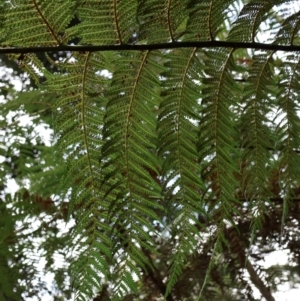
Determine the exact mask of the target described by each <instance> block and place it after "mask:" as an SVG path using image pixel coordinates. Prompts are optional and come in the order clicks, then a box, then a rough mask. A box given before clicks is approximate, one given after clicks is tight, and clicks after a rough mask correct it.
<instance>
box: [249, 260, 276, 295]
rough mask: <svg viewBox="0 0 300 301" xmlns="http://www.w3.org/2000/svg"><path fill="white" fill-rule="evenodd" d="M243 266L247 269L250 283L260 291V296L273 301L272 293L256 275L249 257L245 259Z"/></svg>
mask: <svg viewBox="0 0 300 301" xmlns="http://www.w3.org/2000/svg"><path fill="white" fill-rule="evenodd" d="M245 268H246V269H247V271H248V273H249V275H250V279H251V281H252V283H253V284H254V285H255V286H256V287H257V289H258V290H259V291H260V293H261V294H262V296H263V297H264V298H265V299H266V300H267V301H275V299H274V297H273V296H272V294H271V292H270V291H269V289H268V288H267V287H266V286H265V284H264V283H263V281H262V280H261V279H260V277H259V276H258V275H257V273H256V271H255V269H254V267H253V265H252V264H251V262H250V261H249V259H247V261H246V264H245Z"/></svg>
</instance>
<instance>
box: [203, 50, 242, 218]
mask: <svg viewBox="0 0 300 301" xmlns="http://www.w3.org/2000/svg"><path fill="white" fill-rule="evenodd" d="M233 52H234V50H233V49H229V50H217V49H216V50H212V51H207V52H205V54H206V56H207V58H208V60H207V62H206V68H205V70H204V72H205V74H207V76H206V78H204V79H203V85H204V88H203V92H202V93H203V99H202V111H201V114H202V119H201V120H200V131H199V142H198V143H199V145H198V148H199V153H200V158H201V160H202V162H203V170H204V178H205V180H206V182H207V183H208V185H209V186H208V192H207V194H208V197H209V199H211V198H213V199H215V201H213V202H212V204H211V206H212V210H213V208H214V207H215V206H216V207H215V209H217V208H218V209H217V210H220V212H222V218H226V219H228V220H230V221H231V222H233V221H232V220H231V214H232V213H231V210H232V209H233V208H234V207H235V205H234V203H235V202H236V199H235V196H234V193H233V192H234V191H235V189H236V188H237V187H238V183H237V181H236V178H235V173H237V172H238V171H237V169H236V167H235V163H234V161H235V158H236V156H237V152H236V136H237V132H236V129H235V122H236V121H235V120H234V115H233V110H234V108H235V107H236V106H237V105H238V103H239V95H240V93H241V91H240V90H239V87H238V86H237V84H236V82H235V81H234V78H233V71H234V70H235V68H236V67H235V62H234V56H233ZM212 58H214V59H213V60H212Z"/></svg>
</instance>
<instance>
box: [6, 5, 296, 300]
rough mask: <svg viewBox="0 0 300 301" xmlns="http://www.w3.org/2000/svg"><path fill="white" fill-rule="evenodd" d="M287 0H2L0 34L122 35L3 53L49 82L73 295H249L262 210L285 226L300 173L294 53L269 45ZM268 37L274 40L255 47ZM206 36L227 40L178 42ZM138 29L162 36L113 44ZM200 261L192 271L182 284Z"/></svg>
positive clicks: (45, 42)
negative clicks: (69, 223) (69, 230)
mask: <svg viewBox="0 0 300 301" xmlns="http://www.w3.org/2000/svg"><path fill="white" fill-rule="evenodd" d="M296 2H297V1H294V2H293V1H282V0H276V1H266V0H255V1H254V0H250V1H248V2H247V3H246V4H243V1H236V0H220V1H209V0H203V1H195V0H174V1H161V0H140V1H137V0H120V1H116V0H115V1H112V0H104V1H96V0H85V1H83V0H77V1H70V0H69V1H54V0H45V1H36V0H23V1H10V2H7V1H1V2H0V3H2V8H1V14H2V17H1V18H2V19H1V20H2V25H1V29H0V47H2V48H9V47H15V48H16V52H18V48H20V47H36V49H37V51H38V49H39V47H43V46H53V47H54V48H53V50H54V51H55V50H56V51H58V50H59V49H60V47H63V46H67V45H75V46H76V45H77V46H80V45H87V46H88V45H92V46H97V45H98V46H101V45H111V48H112V49H114V48H113V47H114V46H115V50H112V51H107V52H101V51H89V49H88V48H86V50H84V51H73V52H71V51H69V52H68V53H67V55H64V56H60V55H59V53H58V54H55V55H54V53H53V52H49V53H45V54H43V57H42V56H41V55H39V56H38V55H37V54H35V53H34V52H32V50H31V52H26V51H23V54H21V55H20V54H18V55H12V56H11V57H12V58H13V59H16V60H18V63H19V65H20V67H21V68H23V69H24V71H26V72H28V73H29V74H30V75H31V76H32V78H33V79H34V80H35V81H36V83H37V84H38V85H39V86H40V89H41V91H44V92H45V91H52V92H55V93H57V100H56V102H55V105H54V109H53V112H54V116H55V118H56V119H55V126H56V134H57V144H56V147H57V149H58V150H59V151H60V154H61V156H62V157H63V158H64V159H65V161H66V164H65V172H64V178H63V179H62V181H61V185H60V187H59V189H61V190H60V191H61V195H63V194H64V197H67V198H69V218H71V219H74V220H75V221H76V227H75V230H74V232H73V236H72V237H73V240H72V243H73V246H74V249H73V254H74V256H75V258H76V259H75V261H74V262H73V264H72V266H71V277H72V281H73V285H74V287H75V288H76V292H77V293H76V294H77V295H76V296H77V298H78V300H87V298H92V297H93V296H95V294H96V292H98V291H102V292H103V294H106V292H109V294H110V296H112V298H113V300H119V299H121V298H123V297H124V296H126V295H128V294H129V295H130V294H139V286H141V285H142V283H144V282H143V281H146V280H145V279H147V281H148V280H149V281H150V282H151V286H154V287H155V290H156V291H157V292H158V293H159V294H161V295H165V296H169V297H166V298H169V299H167V300H185V299H184V298H188V296H185V294H186V293H187V292H189V289H193V293H192V295H191V296H192V297H190V298H196V297H195V296H196V295H198V294H200V293H201V294H204V295H205V294H207V298H208V296H209V294H210V293H212V291H214V293H215V294H221V293H222V292H223V293H224V296H225V293H226V289H228V288H230V287H233V284H232V281H235V286H236V287H243V288H245V287H247V293H248V294H249V295H251V293H250V291H251V290H250V288H249V285H248V286H247V285H246V284H245V279H243V277H242V276H241V275H240V274H239V273H241V270H242V269H243V268H246V269H247V270H248V272H249V274H250V276H251V280H252V282H253V284H254V285H256V284H257V283H256V282H255V277H258V274H257V273H256V272H255V269H254V268H253V267H252V268H251V266H249V264H250V263H249V262H250V261H247V257H248V256H249V254H251V246H252V245H253V244H255V243H256V242H257V237H263V234H262V233H264V231H265V227H270V225H268V222H267V221H268V214H269V213H270V214H273V212H276V219H279V220H280V222H279V225H278V223H277V222H276V227H275V225H273V226H274V227H275V228H276V235H279V234H278V233H279V232H280V233H281V235H282V237H284V231H285V227H287V226H286V225H287V221H288V220H289V216H290V215H289V214H290V208H291V206H293V202H294V201H295V199H296V197H297V195H296V188H297V187H298V186H299V180H300V159H299V153H298V152H299V144H300V119H299V115H298V109H299V91H300V84H299V83H300V73H299V70H300V68H299V64H300V54H299V51H290V52H286V53H282V52H280V53H279V52H278V51H277V48H276V46H278V45H286V46H292V45H293V46H295V45H298V44H297V43H299V28H300V14H299V11H294V7H295V6H294V5H297V3H296ZM262 32H264V35H262ZM262 40H268V44H272V45H273V46H274V47H273V48H270V47H269V50H264V49H257V47H256V46H255V45H256V42H261V41H262ZM205 41H207V42H213V41H229V42H235V43H236V44H234V43H233V44H232V45H236V46H235V47H233V46H232V47H209V44H207V46H206V47H197V44H195V45H193V44H189V45H190V47H186V48H183V47H182V48H180V47H178V43H180V42H205ZM132 42H134V44H136V45H149V47H150V46H151V45H153V44H157V43H158V44H159V43H169V45H170V47H169V49H159V47H157V49H156V50H150V48H149V50H144V51H131V50H130V49H128V50H126V51H121V50H119V49H118V45H126V44H130V43H132ZM245 42H247V43H253V48H255V49H244V48H243V44H242V43H245ZM172 45H176V48H175V47H173V46H172ZM212 45H213V44H212ZM247 45H249V44H247ZM262 48H263V47H262ZM299 50H300V48H299ZM24 52H25V53H24ZM45 61H47V62H48V63H47V65H46V64H45ZM60 191H59V192H60ZM276 206H279V207H280V209H278V210H277V211H276V208H277V207H276ZM278 212H280V216H279V217H278ZM274 214H275V213H274ZM276 221H277V220H276ZM291 222H292V221H291ZM274 223H275V222H274ZM273 226H272V227H273ZM278 227H279V229H280V230H278ZM278 231H279V232H278ZM267 233H268V234H270V233H271V231H267ZM241 237H242V238H243V239H244V241H240V240H242V239H241ZM158 241H159V243H158ZM162 242H163V243H162ZM230 252H231V253H230ZM229 253H230V254H229ZM192 254H194V256H195V257H194V259H193V260H195V261H197V262H198V264H199V266H197V265H191V266H190V262H191V256H192ZM157 258H164V260H163V261H162V260H161V259H160V261H159V264H160V265H163V264H166V265H167V269H165V268H164V269H162V270H161V271H160V267H159V266H158V264H157ZM219 261H220V262H222V263H224V267H222V268H221V267H220V266H216V264H217V263H218V262H219ZM247 264H248V265H247ZM195 269H199V271H201V273H202V274H201V275H200V276H199V275H198V276H197V277H198V278H197V279H200V280H199V282H198V284H197V286H196V285H194V286H193V288H188V283H187V282H185V286H184V287H185V288H186V290H185V291H182V292H177V291H176V288H178V286H176V283H180V281H183V279H182V278H181V275H182V273H185V274H184V275H185V277H189V276H188V275H190V274H192V275H193V276H191V279H194V278H193V277H196V276H195ZM166 270H167V272H165V271H166ZM162 271H164V272H162ZM253 271H254V272H255V273H256V274H251V272H253ZM163 273H165V274H164V275H163ZM225 276H226V277H225ZM178 281H179V282H178ZM191 283H193V284H194V282H193V281H192V280H191ZM213 283H214V284H217V286H216V285H215V286H213ZM259 283H260V282H259ZM205 284H207V285H208V286H207V288H205ZM258 285H259V284H258ZM102 288H103V289H102ZM259 290H260V293H261V294H262V295H263V296H264V297H265V298H268V295H267V294H268V293H267V292H266V291H265V290H264V287H262V286H261V287H260V288H259ZM145 294H146V295H147V293H145ZM245 294H246V293H245ZM146 295H145V296H146ZM212 295H213V294H212ZM172 296H173V297H172ZM175 296H179V297H175ZM149 298H150V297H149ZM172 298H175V299H172ZM178 298H179V299H178ZM180 298H181V299H180ZM211 298H212V297H211ZM215 298H216V300H219V299H217V298H218V295H216V296H215ZM228 298H229V297H228ZM236 298H238V297H236ZM139 300H140V299H139ZM186 300H188V299H186ZM189 300H192V299H189ZM193 300H194V299H193ZM210 300H213V299H210Z"/></svg>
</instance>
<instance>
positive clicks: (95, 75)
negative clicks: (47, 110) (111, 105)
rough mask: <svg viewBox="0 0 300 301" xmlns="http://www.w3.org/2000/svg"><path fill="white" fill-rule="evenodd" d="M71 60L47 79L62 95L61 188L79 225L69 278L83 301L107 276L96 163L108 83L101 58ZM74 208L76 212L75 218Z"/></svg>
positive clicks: (58, 106) (106, 241) (106, 247)
mask: <svg viewBox="0 0 300 301" xmlns="http://www.w3.org/2000/svg"><path fill="white" fill-rule="evenodd" d="M72 60H73V62H72ZM72 60H69V61H71V62H66V63H62V64H61V68H62V69H64V70H65V74H63V75H61V76H55V77H49V78H48V80H47V82H46V86H47V88H48V89H50V90H54V91H57V92H59V93H61V97H60V98H59V99H58V100H57V102H56V105H55V108H56V110H57V112H58V116H59V118H58V120H57V132H58V136H59V139H58V145H59V146H60V147H61V149H62V150H63V151H64V154H63V155H64V156H67V162H68V164H67V167H68V169H67V171H66V174H65V179H63V185H66V184H67V183H69V185H66V186H67V187H72V188H71V192H70V194H71V201H70V206H69V214H72V215H73V217H74V218H75V219H76V220H77V226H76V230H75V232H74V234H73V237H74V241H75V251H76V254H77V252H79V255H78V256H79V259H78V262H74V264H73V272H72V276H73V281H74V286H75V287H76V289H77V290H78V299H79V300H85V299H86V297H90V298H91V297H92V296H93V294H94V293H95V290H98V291H99V290H100V289H101V279H102V278H106V277H108V274H109V269H108V268H107V262H109V260H110V252H109V251H108V250H110V249H111V242H110V239H109V237H108V236H107V233H108V232H109V229H108V226H107V224H106V223H107V219H108V217H107V215H108V204H107V202H105V200H104V199H103V196H104V194H105V191H103V190H101V185H100V182H101V178H102V177H103V175H102V174H101V165H100V163H99V158H100V154H101V153H100V148H101V147H102V145H103V135H102V133H101V132H102V126H101V123H102V121H101V120H103V118H104V108H105V105H106V100H105V98H104V97H103V93H104V90H105V87H107V86H108V83H109V79H108V78H107V77H105V76H103V75H102V74H101V72H102V71H103V70H104V69H107V67H108V64H107V63H106V58H105V56H104V55H101V54H91V53H81V54H74V55H73V57H72ZM99 124H100V125H99ZM66 193H67V191H66ZM74 208H76V209H77V210H76V213H74V214H73V210H74ZM99 273H100V274H99Z"/></svg>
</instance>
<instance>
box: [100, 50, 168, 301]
mask: <svg viewBox="0 0 300 301" xmlns="http://www.w3.org/2000/svg"><path fill="white" fill-rule="evenodd" d="M159 60H160V55H159V53H155V52H152V53H150V52H142V53H122V54H121V55H120V58H119V59H117V62H116V65H117V66H119V67H118V68H117V69H116V70H115V72H114V73H113V79H112V85H111V88H110V89H109V91H108V93H107V98H108V103H107V107H106V112H105V119H104V129H103V139H104V141H105V143H104V145H103V147H102V153H101V162H103V169H102V172H103V174H104V178H103V181H102V185H103V186H102V187H104V185H106V186H107V184H108V183H110V184H111V185H113V188H112V189H109V191H107V192H106V194H105V198H107V199H108V200H109V199H110V200H111V203H112V206H110V211H111V216H112V223H113V225H114V226H113V228H114V231H113V233H114V234H113V235H114V237H115V240H116V242H118V241H121V246H122V247H123V248H124V254H123V255H121V258H122V259H120V262H118V261H117V262H116V265H115V272H114V275H119V276H118V277H119V280H118V281H116V282H115V286H114V288H113V292H114V293H113V294H114V295H115V296H116V298H117V296H121V295H123V294H124V293H126V292H128V291H131V290H133V291H134V289H135V284H134V282H133V281H132V279H131V276H130V278H128V277H129V275H131V273H134V274H135V275H136V276H137V277H138V278H140V277H141V271H140V269H139V267H141V266H142V267H143V266H144V265H149V262H148V260H147V258H146V256H145V255H144V253H143V248H148V249H150V250H152V251H153V249H154V245H155V244H154V242H153V240H152V238H151V237H150V236H149V235H147V239H146V238H145V233H143V232H144V231H145V229H149V231H154V232H156V231H155V229H154V228H153V226H152V225H151V224H152V221H153V220H159V217H158V214H157V213H158V211H160V210H161V209H162V208H161V206H160V205H159V204H158V202H157V199H159V198H160V196H161V186H160V184H159V175H160V172H161V171H160V169H161V167H160V164H159V161H158V160H157V155H156V143H157V137H156V114H157V110H158V105H159V102H158V100H159V95H158V94H157V93H155V92H154V91H157V92H158V91H159V81H158V76H157V75H156V74H157V72H160V70H161V66H160V65H159ZM148 90H152V92H151V93H148ZM149 196H152V198H149ZM113 200H115V201H113ZM120 224H121V225H120ZM119 227H122V228H123V229H124V231H125V233H124V234H123V236H125V238H124V237H123V238H122V235H121V236H120V235H119V232H118V228H119ZM150 229H151V230H150ZM124 231H122V232H121V233H123V232H124ZM116 250H117V251H118V250H119V248H116ZM119 252H120V251H119ZM115 256H117V255H115ZM129 271H130V272H129Z"/></svg>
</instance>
